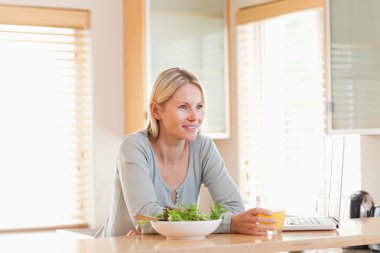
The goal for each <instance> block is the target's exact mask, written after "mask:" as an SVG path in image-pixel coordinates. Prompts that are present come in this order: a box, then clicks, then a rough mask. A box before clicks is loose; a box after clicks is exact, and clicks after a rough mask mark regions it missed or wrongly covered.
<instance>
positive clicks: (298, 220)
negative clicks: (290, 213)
mask: <svg viewBox="0 0 380 253" xmlns="http://www.w3.org/2000/svg"><path fill="white" fill-rule="evenodd" d="M285 223H286V225H313V224H323V223H324V222H323V219H321V218H318V217H286V219H285Z"/></svg>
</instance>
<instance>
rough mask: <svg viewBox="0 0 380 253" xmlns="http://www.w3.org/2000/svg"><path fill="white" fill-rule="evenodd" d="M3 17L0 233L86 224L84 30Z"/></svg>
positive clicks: (87, 78) (88, 136)
mask: <svg viewBox="0 0 380 253" xmlns="http://www.w3.org/2000/svg"><path fill="white" fill-rule="evenodd" d="M22 9H23V10H25V8H24V7H23V8H22ZM33 10H35V9H33ZM43 10H44V11H46V12H49V9H43ZM1 11H3V9H1V8H0V16H1ZM27 13H28V12H26V15H27ZM75 13H77V12H76V11H75ZM87 14H88V13H86V12H85V13H84V15H85V16H86V17H87ZM23 19H24V20H27V19H26V17H25V16H24V17H23ZM1 21H3V22H2V23H3V24H0V55H1V57H0V71H1V75H0V90H1V91H0V115H1V117H2V122H3V123H2V125H1V131H0V139H1V142H0V153H1V156H0V200H1V208H0V230H2V231H4V230H13V229H31V228H46V227H62V226H65V227H67V226H84V225H86V224H87V196H88V189H87V188H88V173H89V169H90V159H91V148H90V147H91V121H92V119H91V86H90V84H91V73H90V66H89V63H90V57H91V55H90V39H89V30H87V29H86V28H85V27H84V26H83V24H78V25H76V27H70V26H67V27H59V25H55V26H53V25H51V24H49V21H48V20H47V22H45V23H44V22H41V24H44V25H35V24H34V25H33V26H32V25H28V24H27V23H28V22H25V25H22V24H17V25H12V24H4V23H12V22H4V20H1ZM54 24H55V22H54ZM86 26H87V27H88V25H86ZM79 27H81V28H79Z"/></svg>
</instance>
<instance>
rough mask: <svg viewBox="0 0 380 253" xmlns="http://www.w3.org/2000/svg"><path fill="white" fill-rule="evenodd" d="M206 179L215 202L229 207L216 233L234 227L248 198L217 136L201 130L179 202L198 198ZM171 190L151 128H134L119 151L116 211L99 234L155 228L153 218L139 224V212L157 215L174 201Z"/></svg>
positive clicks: (113, 206) (145, 231)
mask: <svg viewBox="0 0 380 253" xmlns="http://www.w3.org/2000/svg"><path fill="white" fill-rule="evenodd" d="M202 184H204V185H205V187H207V188H208V190H209V192H210V194H211V197H212V199H213V201H214V202H215V203H221V204H222V205H223V207H224V208H226V209H227V210H229V213H227V214H226V215H225V216H224V220H223V222H222V224H221V225H220V227H219V228H218V229H217V230H216V233H229V232H230V223H231V214H233V213H240V212H242V211H244V205H243V201H242V198H241V196H240V194H239V192H238V189H237V187H236V185H235V184H234V182H233V180H232V179H231V177H230V176H229V174H228V172H227V169H226V168H225V166H224V162H223V160H222V158H221V156H220V154H219V152H218V150H217V148H216V146H215V144H214V142H213V141H212V139H211V138H209V137H206V136H202V135H198V136H197V138H196V139H195V140H193V141H191V142H190V160H189V167H188V171H187V174H186V177H185V179H184V181H183V182H182V184H181V185H180V186H179V187H178V188H177V190H176V192H177V195H176V197H177V199H176V206H180V205H181V204H182V203H185V204H187V205H188V204H191V203H198V199H199V192H200V188H201V185H202ZM171 192H172V191H171V189H170V187H169V186H168V185H167V184H166V182H165V181H164V180H163V179H162V178H161V176H160V173H159V169H158V167H157V164H156V161H155V156H154V153H153V149H152V147H151V145H150V143H149V140H148V133H147V131H146V130H143V131H140V132H136V133H133V134H129V135H128V136H127V137H126V138H125V139H124V141H123V143H122V144H121V147H120V150H119V153H118V159H117V170H116V176H115V179H114V192H113V197H112V204H111V210H110V215H109V217H108V220H107V222H106V224H105V225H104V227H102V228H101V229H100V230H99V231H98V233H97V234H96V236H121V235H126V234H127V233H128V232H129V230H131V229H133V228H138V229H139V230H140V231H141V232H142V233H143V234H151V233H155V231H154V229H153V228H152V226H151V225H150V223H147V224H146V225H144V226H142V227H141V226H139V225H138V223H137V222H136V220H135V219H134V218H133V214H134V213H141V214H145V215H151V216H156V215H157V214H159V213H162V211H163V207H165V206H170V207H173V206H174V203H173V202H172V199H171V197H170V196H171Z"/></svg>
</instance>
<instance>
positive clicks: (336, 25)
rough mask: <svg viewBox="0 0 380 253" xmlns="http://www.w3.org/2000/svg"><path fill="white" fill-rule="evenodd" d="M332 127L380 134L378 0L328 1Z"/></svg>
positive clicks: (329, 100)
mask: <svg viewBox="0 0 380 253" xmlns="http://www.w3.org/2000/svg"><path fill="white" fill-rule="evenodd" d="M326 6H327V35H328V39H327V41H328V43H327V45H328V46H327V51H328V53H327V55H328V61H327V62H328V68H327V69H328V81H329V82H328V84H329V85H328V104H327V109H328V110H327V111H328V128H329V132H330V133H341V134H346V133H348V134H350V133H356V134H380V15H379V14H378V12H379V10H380V1H378V0H328V1H327V5H326Z"/></svg>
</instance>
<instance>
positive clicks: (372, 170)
mask: <svg viewBox="0 0 380 253" xmlns="http://www.w3.org/2000/svg"><path fill="white" fill-rule="evenodd" d="M360 145H361V172H362V177H361V178H362V182H361V183H362V190H365V191H367V192H369V193H370V194H371V195H372V197H373V199H374V201H375V204H376V205H380V187H379V182H378V181H377V180H378V179H380V137H379V136H361V137H360ZM358 190H360V189H358Z"/></svg>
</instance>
